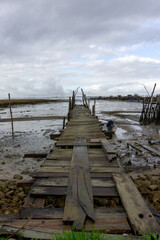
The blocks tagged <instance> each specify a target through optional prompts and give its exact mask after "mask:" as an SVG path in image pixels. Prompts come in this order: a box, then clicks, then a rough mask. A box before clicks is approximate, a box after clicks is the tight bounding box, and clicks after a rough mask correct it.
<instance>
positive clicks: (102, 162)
mask: <svg viewBox="0 0 160 240" xmlns="http://www.w3.org/2000/svg"><path fill="white" fill-rule="evenodd" d="M110 155H112V154H110ZM110 155H109V156H110ZM91 159H92V160H91ZM91 159H90V161H89V165H90V167H110V166H117V167H118V163H117V162H114V163H109V162H108V161H107V157H104V158H98V159H93V158H91ZM70 164H71V161H67V160H64V161H63V160H52V159H49V160H45V161H44V162H43V163H42V165H41V166H43V167H48V166H50V167H60V166H63V167H69V166H70Z"/></svg>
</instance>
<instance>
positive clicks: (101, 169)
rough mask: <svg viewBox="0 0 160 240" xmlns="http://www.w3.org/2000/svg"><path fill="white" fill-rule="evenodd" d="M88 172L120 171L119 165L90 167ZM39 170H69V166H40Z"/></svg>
mask: <svg viewBox="0 0 160 240" xmlns="http://www.w3.org/2000/svg"><path fill="white" fill-rule="evenodd" d="M89 169H90V172H97V173H98V172H101V173H114V172H115V173H116V172H122V169H121V168H119V167H103V166H102V167H90V168H89ZM39 172H48V173H49V172H50V173H51V172H55V173H56V172H69V167H41V168H40V170H39Z"/></svg>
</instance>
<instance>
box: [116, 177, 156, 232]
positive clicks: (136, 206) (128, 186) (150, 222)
mask: <svg viewBox="0 0 160 240" xmlns="http://www.w3.org/2000/svg"><path fill="white" fill-rule="evenodd" d="M113 178H114V181H115V183H116V187H117V190H118V193H119V195H120V198H121V201H122V204H123V206H124V208H125V211H126V214H127V216H128V219H129V221H130V224H131V226H132V229H133V231H134V232H135V234H137V233H138V234H141V233H145V234H147V233H148V228H149V229H150V231H151V232H152V233H160V226H159V225H158V223H157V221H156V220H155V218H154V216H153V215H152V213H151V211H150V210H149V208H148V206H147V204H146V203H145V201H144V200H143V198H142V196H141V194H140V193H139V191H138V189H137V188H136V186H135V185H134V183H133V182H132V180H131V178H130V177H129V176H127V175H126V174H118V173H115V174H113Z"/></svg>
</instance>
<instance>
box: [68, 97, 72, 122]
mask: <svg viewBox="0 0 160 240" xmlns="http://www.w3.org/2000/svg"><path fill="white" fill-rule="evenodd" d="M71 105H72V101H71V97H69V107H68V122H69V120H70V112H71V108H72V106H71Z"/></svg>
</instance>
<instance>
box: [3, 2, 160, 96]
mask: <svg viewBox="0 0 160 240" xmlns="http://www.w3.org/2000/svg"><path fill="white" fill-rule="evenodd" d="M155 83H157V86H156V91H155V94H159V93H160V1H158V0H134V1H133V0H79V1H78V0H26V1H22V0H0V99H3V98H7V97H8V93H9V92H10V93H11V97H13V98H22V97H25V98H26V97H55V96H68V95H69V94H71V92H72V91H73V90H75V89H76V88H77V87H80V88H83V90H84V91H85V93H86V95H89V96H95V95H97V96H110V95H128V94H140V95H147V93H146V90H145V87H146V88H147V90H148V92H149V93H150V94H151V92H152V89H153V86H154V84H155ZM144 85H145V87H144Z"/></svg>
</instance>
